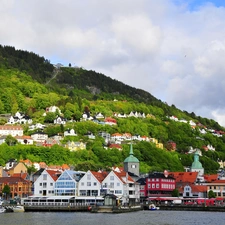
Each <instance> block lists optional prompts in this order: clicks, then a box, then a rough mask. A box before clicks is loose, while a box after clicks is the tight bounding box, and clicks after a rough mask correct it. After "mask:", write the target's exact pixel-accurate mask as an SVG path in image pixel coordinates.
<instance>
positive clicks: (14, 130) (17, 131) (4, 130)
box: [0, 125, 23, 137]
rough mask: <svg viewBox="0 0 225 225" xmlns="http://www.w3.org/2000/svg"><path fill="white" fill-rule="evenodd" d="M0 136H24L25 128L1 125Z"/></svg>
mask: <svg viewBox="0 0 225 225" xmlns="http://www.w3.org/2000/svg"><path fill="white" fill-rule="evenodd" d="M0 135H1V136H3V135H6V136H7V135H11V136H13V137H15V136H23V128H22V127H21V126H19V125H16V126H11V125H0Z"/></svg>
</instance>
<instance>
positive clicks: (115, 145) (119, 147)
mask: <svg viewBox="0 0 225 225" xmlns="http://www.w3.org/2000/svg"><path fill="white" fill-rule="evenodd" d="M109 148H118V149H122V146H121V145H119V144H111V145H110V146H109Z"/></svg>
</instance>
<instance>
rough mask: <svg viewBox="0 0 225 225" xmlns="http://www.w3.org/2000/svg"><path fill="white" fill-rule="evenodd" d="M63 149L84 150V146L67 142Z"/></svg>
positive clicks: (79, 143)
mask: <svg viewBox="0 0 225 225" xmlns="http://www.w3.org/2000/svg"><path fill="white" fill-rule="evenodd" d="M65 147H66V148H68V149H69V150H70V151H77V150H83V149H86V144H85V143H83V142H74V141H69V142H67V143H66V145H65Z"/></svg>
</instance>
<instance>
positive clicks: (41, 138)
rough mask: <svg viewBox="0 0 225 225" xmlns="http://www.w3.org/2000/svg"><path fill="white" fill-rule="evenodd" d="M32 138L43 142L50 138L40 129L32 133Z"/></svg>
mask: <svg viewBox="0 0 225 225" xmlns="http://www.w3.org/2000/svg"><path fill="white" fill-rule="evenodd" d="M31 138H32V139H33V140H34V141H35V142H40V143H43V142H45V141H46V140H47V139H48V135H47V134H46V133H44V132H41V131H38V132H36V133H34V134H31Z"/></svg>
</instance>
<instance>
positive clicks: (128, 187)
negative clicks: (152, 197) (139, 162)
mask: <svg viewBox="0 0 225 225" xmlns="http://www.w3.org/2000/svg"><path fill="white" fill-rule="evenodd" d="M102 188H103V190H105V192H106V193H109V194H114V195H116V196H117V197H118V198H119V199H120V200H121V201H122V202H123V203H129V202H131V201H132V202H133V203H134V202H139V200H140V185H139V184H138V183H136V182H135V181H134V180H133V179H132V178H131V177H130V176H129V174H128V173H127V172H125V171H122V172H116V171H111V172H110V173H109V174H108V176H107V177H106V178H105V179H104V180H103V181H102Z"/></svg>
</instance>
